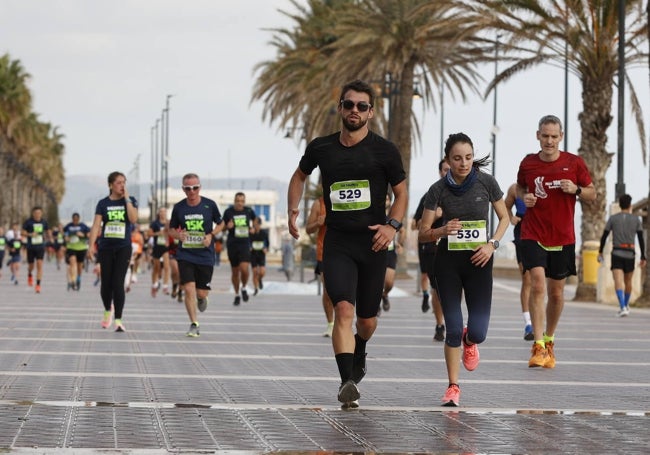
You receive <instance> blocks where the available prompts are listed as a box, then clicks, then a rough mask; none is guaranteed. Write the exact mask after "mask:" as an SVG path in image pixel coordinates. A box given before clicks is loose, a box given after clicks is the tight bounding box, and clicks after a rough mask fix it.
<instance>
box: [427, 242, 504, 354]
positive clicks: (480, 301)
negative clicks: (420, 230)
mask: <svg viewBox="0 0 650 455" xmlns="http://www.w3.org/2000/svg"><path fill="white" fill-rule="evenodd" d="M473 254H474V252H473V251H448V250H447V242H446V241H443V242H440V245H439V246H438V251H437V253H436V261H435V279H436V283H437V285H438V294H439V295H440V303H441V305H442V312H443V314H444V316H445V326H446V331H447V333H446V340H445V342H446V343H447V345H449V346H451V347H458V346H460V344H461V338H462V335H463V313H462V309H461V299H462V296H463V292H464V293H465V303H466V304H467V336H468V338H469V339H470V340H471V341H472V342H473V343H482V342H483V341H485V337H486V336H487V330H488V325H489V323H490V309H491V307H492V265H493V262H494V257H492V258H491V259H490V261H489V262H488V263H487V264H486V265H485V266H484V267H477V266H475V265H473V264H472V263H471V261H470V257H471V256H472V255H473Z"/></svg>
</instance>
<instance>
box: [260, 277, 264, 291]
mask: <svg viewBox="0 0 650 455" xmlns="http://www.w3.org/2000/svg"><path fill="white" fill-rule="evenodd" d="M260 289H264V283H262V279H261V278H260Z"/></svg>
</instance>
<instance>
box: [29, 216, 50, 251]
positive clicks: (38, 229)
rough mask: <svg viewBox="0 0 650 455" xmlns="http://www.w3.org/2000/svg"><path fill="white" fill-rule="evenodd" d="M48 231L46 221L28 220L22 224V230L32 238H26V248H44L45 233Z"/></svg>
mask: <svg viewBox="0 0 650 455" xmlns="http://www.w3.org/2000/svg"><path fill="white" fill-rule="evenodd" d="M49 229H50V227H49V226H48V224H47V221H45V220H44V219H41V220H40V221H36V220H35V219H34V218H29V219H27V220H26V221H25V222H24V223H23V230H25V231H26V232H28V233H29V234H34V235H33V236H28V237H27V248H28V249H29V248H45V233H46V232H47V231H48V230H49Z"/></svg>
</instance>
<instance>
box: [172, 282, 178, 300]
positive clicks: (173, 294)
mask: <svg viewBox="0 0 650 455" xmlns="http://www.w3.org/2000/svg"><path fill="white" fill-rule="evenodd" d="M176 295H178V284H174V285H173V286H172V299H175V298H176Z"/></svg>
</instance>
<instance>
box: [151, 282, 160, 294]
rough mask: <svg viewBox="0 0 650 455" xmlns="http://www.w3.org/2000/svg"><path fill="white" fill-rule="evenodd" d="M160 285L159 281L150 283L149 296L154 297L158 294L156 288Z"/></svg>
mask: <svg viewBox="0 0 650 455" xmlns="http://www.w3.org/2000/svg"><path fill="white" fill-rule="evenodd" d="M159 287H160V283H156V284H152V285H151V297H156V295H157V294H158V288H159Z"/></svg>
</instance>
